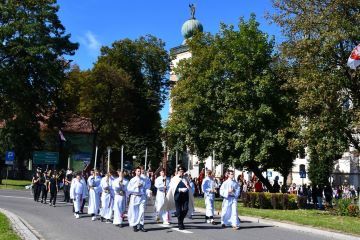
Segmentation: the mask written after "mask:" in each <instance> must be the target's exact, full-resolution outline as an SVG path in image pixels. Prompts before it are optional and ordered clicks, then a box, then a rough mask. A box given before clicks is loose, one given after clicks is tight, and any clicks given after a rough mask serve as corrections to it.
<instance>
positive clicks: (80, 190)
mask: <svg viewBox="0 0 360 240" xmlns="http://www.w3.org/2000/svg"><path fill="white" fill-rule="evenodd" d="M71 190H72V191H71V195H72V196H73V199H74V208H75V212H76V213H77V212H79V211H80V208H81V204H82V200H83V197H84V185H83V184H82V183H81V182H80V181H79V180H77V178H75V181H73V182H72V183H71Z"/></svg>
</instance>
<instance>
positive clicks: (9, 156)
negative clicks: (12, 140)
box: [5, 151, 15, 165]
mask: <svg viewBox="0 0 360 240" xmlns="http://www.w3.org/2000/svg"><path fill="white" fill-rule="evenodd" d="M14 160H15V152H13V151H7V152H6V155H5V164H6V165H14Z"/></svg>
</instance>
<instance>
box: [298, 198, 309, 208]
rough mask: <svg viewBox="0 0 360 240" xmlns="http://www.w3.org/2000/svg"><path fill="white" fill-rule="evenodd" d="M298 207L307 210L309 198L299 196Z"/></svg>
mask: <svg viewBox="0 0 360 240" xmlns="http://www.w3.org/2000/svg"><path fill="white" fill-rule="evenodd" d="M297 207H298V208H300V209H306V207H307V196H297Z"/></svg>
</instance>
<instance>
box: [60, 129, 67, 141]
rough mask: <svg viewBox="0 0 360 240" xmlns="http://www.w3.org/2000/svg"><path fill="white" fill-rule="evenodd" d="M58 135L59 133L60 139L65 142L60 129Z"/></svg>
mask: <svg viewBox="0 0 360 240" xmlns="http://www.w3.org/2000/svg"><path fill="white" fill-rule="evenodd" d="M59 135H60V139H61V141H64V142H66V138H65V137H64V134H63V133H62V131H61V130H59Z"/></svg>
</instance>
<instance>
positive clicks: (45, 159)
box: [33, 151, 59, 165]
mask: <svg viewBox="0 0 360 240" xmlns="http://www.w3.org/2000/svg"><path fill="white" fill-rule="evenodd" d="M33 162H34V164H37V165H47V164H51V165H55V164H58V163H59V153H58V152H38V151H36V152H34V153H33Z"/></svg>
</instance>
